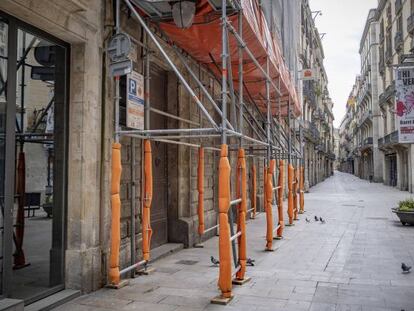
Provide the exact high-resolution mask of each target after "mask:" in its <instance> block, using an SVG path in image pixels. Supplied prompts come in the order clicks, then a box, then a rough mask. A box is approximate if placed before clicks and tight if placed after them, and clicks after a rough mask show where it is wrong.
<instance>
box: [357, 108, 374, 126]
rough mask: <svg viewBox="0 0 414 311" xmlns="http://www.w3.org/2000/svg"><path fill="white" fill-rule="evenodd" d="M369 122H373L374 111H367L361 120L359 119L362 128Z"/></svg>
mask: <svg viewBox="0 0 414 311" xmlns="http://www.w3.org/2000/svg"><path fill="white" fill-rule="evenodd" d="M368 121H372V111H371V110H367V111H365V112H364V113H363V114H362V116H361V118H360V119H359V126H360V127H361V126H362V125H364V124H365V123H367V122H368Z"/></svg>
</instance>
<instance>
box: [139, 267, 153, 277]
mask: <svg viewBox="0 0 414 311" xmlns="http://www.w3.org/2000/svg"><path fill="white" fill-rule="evenodd" d="M154 272H155V268H152V267H151V268H147V269H139V270H137V274H138V275H150V274H152V273H154Z"/></svg>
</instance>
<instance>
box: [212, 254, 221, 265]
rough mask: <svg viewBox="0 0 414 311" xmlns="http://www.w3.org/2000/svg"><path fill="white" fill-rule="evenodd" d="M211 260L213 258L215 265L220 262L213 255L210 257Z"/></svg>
mask: <svg viewBox="0 0 414 311" xmlns="http://www.w3.org/2000/svg"><path fill="white" fill-rule="evenodd" d="M210 260H211V263H212V264H213V265H215V266H217V265H218V264H219V263H220V261H218V260H217V259H216V258H214V257H213V256H211V257H210Z"/></svg>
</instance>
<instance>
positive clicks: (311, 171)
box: [300, 1, 335, 189]
mask: <svg viewBox="0 0 414 311" xmlns="http://www.w3.org/2000/svg"><path fill="white" fill-rule="evenodd" d="M323 60H324V52H323V46H322V41H321V36H320V34H319V32H318V29H317V28H316V27H315V22H314V17H313V13H312V11H311V9H310V7H309V3H308V1H303V2H302V36H301V54H300V64H301V68H302V70H306V69H310V70H311V72H312V78H311V79H305V80H304V81H303V82H302V83H303V85H302V86H303V88H302V90H303V91H302V92H303V102H302V104H303V108H302V109H303V114H302V121H301V122H302V126H303V145H304V163H305V164H304V167H305V185H306V186H305V188H307V189H309V187H312V186H314V185H315V184H317V183H319V182H321V181H323V180H324V179H325V178H327V177H329V176H331V175H332V174H333V162H334V160H335V153H334V144H333V139H334V138H333V120H334V116H333V113H332V108H333V102H332V100H331V99H330V97H329V91H328V78H327V75H326V71H325V67H324V63H323Z"/></svg>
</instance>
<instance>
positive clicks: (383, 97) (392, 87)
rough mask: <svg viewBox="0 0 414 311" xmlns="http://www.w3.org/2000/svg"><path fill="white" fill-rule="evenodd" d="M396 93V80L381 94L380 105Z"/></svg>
mask: <svg viewBox="0 0 414 311" xmlns="http://www.w3.org/2000/svg"><path fill="white" fill-rule="evenodd" d="M394 94H395V82H394V81H393V82H392V83H391V84H390V85H388V86H387V88H386V89H385V91H384V92H383V93H382V94H381V95H380V96H379V104H380V106H382V105H384V104H385V103H387V101H388V100H390V99H391V98H392V97H393V96H394Z"/></svg>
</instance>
